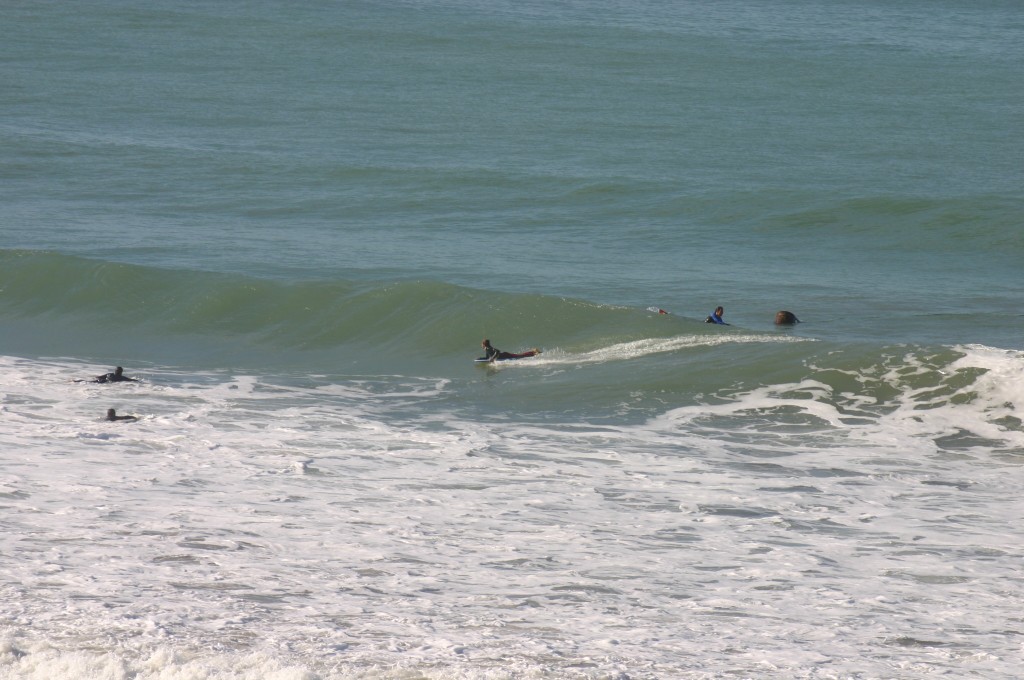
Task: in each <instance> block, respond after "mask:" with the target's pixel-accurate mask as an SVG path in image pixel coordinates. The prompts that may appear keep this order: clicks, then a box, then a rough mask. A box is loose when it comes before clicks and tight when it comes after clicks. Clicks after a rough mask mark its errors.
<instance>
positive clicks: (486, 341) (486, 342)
mask: <svg viewBox="0 0 1024 680" xmlns="http://www.w3.org/2000/svg"><path fill="white" fill-rule="evenodd" d="M480 346H481V347H490V346H491V341H490V340H488V339H487V338H484V340H483V342H481V343H480Z"/></svg>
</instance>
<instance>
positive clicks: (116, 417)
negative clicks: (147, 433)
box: [107, 408, 138, 422]
mask: <svg viewBox="0 0 1024 680" xmlns="http://www.w3.org/2000/svg"><path fill="white" fill-rule="evenodd" d="M107 420H109V421H111V422H113V421H115V420H138V418H137V417H136V416H119V415H117V411H115V410H114V409H112V408H108V409H107Z"/></svg>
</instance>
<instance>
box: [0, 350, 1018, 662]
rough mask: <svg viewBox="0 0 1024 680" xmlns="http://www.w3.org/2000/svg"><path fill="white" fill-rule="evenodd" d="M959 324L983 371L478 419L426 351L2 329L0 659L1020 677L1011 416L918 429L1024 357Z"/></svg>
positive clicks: (964, 411)
mask: <svg viewBox="0 0 1024 680" xmlns="http://www.w3.org/2000/svg"><path fill="white" fill-rule="evenodd" d="M963 351H964V356H963V358H962V359H959V360H957V361H956V362H955V363H954V364H953V365H951V366H950V367H949V370H950V371H952V372H954V373H955V372H956V371H960V370H964V369H971V370H975V369H977V370H987V372H985V373H983V374H980V377H979V378H978V380H976V381H975V382H974V384H973V389H975V390H977V391H982V388H983V387H984V386H986V385H989V384H990V385H991V387H992V389H993V390H995V394H993V395H991V396H990V397H986V398H984V399H981V400H980V401H975V402H970V401H966V400H956V399H952V398H949V399H947V400H946V402H947V403H942V404H937V403H930V404H929V406H930V408H928V409H926V410H923V411H922V410H915V409H914V408H913V406H912V405H911V404H912V403H917V404H920V401H919V398H920V396H921V395H920V394H917V393H916V392H915V391H913V390H909V391H908V392H907V393H906V394H905V395H903V397H902V398H903V399H904V400H906V401H907V404H906V405H903V404H899V403H898V404H897V406H896V407H895V408H893V409H890V410H888V411H887V412H880V413H877V414H875V417H874V418H873V419H868V418H866V417H862V418H860V419H859V420H858V421H857V422H856V423H853V424H851V423H850V422H848V420H849V419H848V414H846V413H841V412H840V411H839V410H838V409H837V408H836V407H835V405H834V404H833V403H832V401H834V395H831V394H830V391H829V389H828V387H827V385H825V384H824V383H820V382H816V381H813V380H808V381H805V382H802V383H799V384H794V385H781V386H771V387H765V388H763V389H757V390H751V391H749V392H746V393H743V394H736V395H734V398H733V400H732V401H727V402H723V403H720V404H711V405H706V406H695V407H687V408H680V409H673V410H670V411H668V412H667V413H666V414H665V415H664V416H662V417H658V418H654V419H651V420H650V421H648V422H646V423H644V424H641V425H637V426H625V425H620V426H611V425H591V424H587V423H585V422H563V423H557V422H552V423H544V424H536V423H534V424H530V423H525V422H515V421H508V420H503V421H494V422H487V423H481V422H479V421H476V420H471V419H467V418H464V417H462V416H460V415H459V414H458V413H456V412H452V411H449V410H447V409H444V408H437V407H436V406H434V404H435V402H434V401H433V400H435V399H437V397H438V396H443V394H444V393H445V390H446V389H449V387H448V384H447V383H442V382H438V381H436V380H433V379H430V380H418V379H410V378H399V377H388V378H380V379H376V378H367V379H365V380H361V381H351V382H349V383H347V384H338V385H330V384H325V383H320V384H312V385H306V386H301V385H298V386H297V385H296V384H294V382H293V383H292V384H288V383H287V381H282V380H276V381H275V380H268V379H265V378H260V377H254V376H231V375H226V374H224V375H220V374H206V375H185V374H181V373H178V372H175V371H173V370H169V369H167V370H164V369H159V370H157V369H154V370H153V371H151V372H149V373H148V374H147V375H146V376H145V377H146V379H147V380H146V382H145V383H143V384H142V385H131V386H127V385H125V386H120V385H109V386H99V385H81V384H74V383H71V382H69V380H70V379H72V378H74V377H79V376H81V375H83V374H85V375H89V374H91V373H92V372H97V371H94V370H93V369H92V368H87V367H83V366H81V365H78V364H74V363H71V362H59V361H57V362H29V361H24V360H17V359H3V360H0V388H2V390H3V394H4V402H3V412H2V414H0V447H2V450H3V457H4V466H3V471H2V476H0V506H2V514H0V517H2V519H0V522H2V529H3V530H2V532H0V571H2V573H3V574H4V575H5V578H4V579H3V581H2V582H0V598H2V599H0V601H2V602H3V603H4V610H3V616H2V618H0V639H2V640H3V643H2V646H0V678H31V679H33V680H34V679H37V678H44V677H45V678H52V677H65V678H107V677H109V678H127V677H135V678H153V679H156V678H161V679H163V678H196V679H200V678H201V679H209V678H249V677H252V678H256V677H259V678H282V679H288V680H290V679H291V678H302V679H306V678H349V677H381V678H402V677H432V678H457V677H458V678H521V677H581V678H582V677H587V678H591V677H593V678H597V677H601V678H604V677H627V676H628V677H631V678H641V677H646V678H662V677H680V678H711V677H721V676H722V675H724V674H732V675H738V676H740V677H792V678H820V677H865V678H868V677H878V678H881V677H926V676H928V675H930V674H932V673H933V672H934V671H935V669H942V671H943V672H945V673H951V674H963V675H970V674H976V675H984V676H985V677H999V678H1010V677H1014V675H1015V674H1016V673H1017V670H1018V669H1019V661H1020V646H1019V644H1016V643H1014V639H1013V638H1012V637H1011V636H1008V635H1007V631H1012V630H1014V629H1015V626H1016V625H1017V624H1016V623H1015V622H1016V621H1019V610H1020V608H1021V605H1022V604H1024V603H1022V599H1024V589H1022V588H1021V586H1020V584H1019V583H1018V580H1019V579H1017V578H1016V574H1017V571H1018V570H1019V564H1020V559H1021V557H1022V554H1021V548H1020V546H1021V545H1024V541H1022V539H1024V529H1022V528H1021V527H1020V523H1019V509H1020V508H1019V501H1018V500H1017V498H1018V496H1019V494H1018V493H1017V487H1018V486H1019V484H1018V481H1017V474H1018V473H1019V471H1020V462H1021V456H1020V455H1019V454H1017V456H1018V457H1017V458H1014V457H1013V456H1014V455H1015V454H1012V450H1013V447H1015V446H1018V444H1019V439H1018V437H1019V436H1020V432H1019V431H1014V430H1012V429H1004V430H998V427H999V426H998V425H992V427H993V428H996V430H993V432H990V433H988V434H989V435H992V436H995V435H998V436H1000V437H1001V439H1000V440H999V441H1000V442H1002V444H1000V446H1001V450H1002V451H1003V452H1004V453H1003V456H1002V457H1001V458H996V457H993V456H991V455H986V452H987V451H991V450H992V449H991V447H989V448H986V447H985V446H983V445H976V446H972V445H970V441H967V442H966V443H965V445H964V446H960V445H955V446H950V445H949V444H948V442H947V443H944V442H943V441H942V440H941V439H940V438H941V436H943V434H944V433H946V432H947V431H948V430H949V429H950V427H951V426H952V425H954V424H959V425H960V426H961V427H963V428H967V429H969V428H975V429H980V428H978V427H977V424H978V423H980V422H989V421H988V420H987V419H989V418H991V417H993V416H996V417H997V419H998V418H1006V417H1010V416H1014V417H1019V414H1020V412H1019V409H1018V408H1017V407H1016V406H1011V405H1008V404H1009V401H1008V400H1011V399H1016V398H1017V396H1019V388H1017V387H1013V386H1007V385H1005V383H1004V381H1005V380H1006V379H1007V378H1009V379H1012V378H1014V377H1015V376H1019V375H1020V374H1019V371H1020V365H1021V358H1020V356H1019V354H1013V353H1001V352H999V351H996V350H991V349H988V348H963ZM964 389H967V388H966V387H965V388H964ZM399 395H400V396H399ZM1015 395H1017V396H1015ZM915 400H918V401H915ZM898 401H899V400H897V402H898ZM960 401H962V403H960ZM110 406H112V407H116V408H117V409H118V411H123V412H125V413H128V412H135V413H138V414H140V415H142V416H143V417H142V419H141V420H139V421H138V422H115V423H111V422H106V421H104V420H102V416H103V413H104V412H105V409H106V408H107V407H110ZM414 413H415V414H416V415H415V416H413V415H410V414H414ZM769 416H771V417H769ZM915 416H924V417H925V421H926V422H925V423H922V424H921V427H920V428H919V429H916V430H915V429H911V430H908V429H907V427H906V425H907V422H910V421H912V422H916V421H914V420H913V419H914V417H915ZM937 440H938V441H937ZM823 669H827V670H823Z"/></svg>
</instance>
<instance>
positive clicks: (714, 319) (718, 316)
mask: <svg viewBox="0 0 1024 680" xmlns="http://www.w3.org/2000/svg"><path fill="white" fill-rule="evenodd" d="M723 314H725V309H724V308H723V307H721V306H718V307H715V311H713V312H711V315H710V316H708V318H706V319H704V323H717V324H720V325H722V326H728V325H729V324H727V323H726V322H724V321H722V315H723Z"/></svg>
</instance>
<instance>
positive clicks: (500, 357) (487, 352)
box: [477, 338, 540, 364]
mask: <svg viewBox="0 0 1024 680" xmlns="http://www.w3.org/2000/svg"><path fill="white" fill-rule="evenodd" d="M480 346H481V347H483V348H484V356H482V357H480V358H479V359H477V361H486V362H488V363H492V364H493V363H494V362H495V361H507V360H508V359H525V358H526V357H532V356H536V355H538V354H540V350H539V349H537V348H536V347H534V348H533V349H531V350H528V351H526V352H520V353H518V354H516V353H513V352H502V351H501V350H500V349H498V348H497V347H494V346H493V345H491V341H490V340H488V339H487V338H484V340H483V342H481V343H480Z"/></svg>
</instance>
